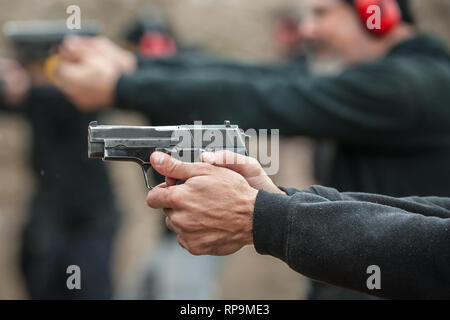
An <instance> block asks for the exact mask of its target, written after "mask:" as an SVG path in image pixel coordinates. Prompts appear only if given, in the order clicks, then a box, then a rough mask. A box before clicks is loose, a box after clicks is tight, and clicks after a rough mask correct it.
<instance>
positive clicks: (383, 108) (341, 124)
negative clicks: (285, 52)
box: [116, 36, 450, 197]
mask: <svg viewBox="0 0 450 320" xmlns="http://www.w3.org/2000/svg"><path fill="white" fill-rule="evenodd" d="M449 62H450V58H449V55H448V53H447V51H446V49H445V48H444V46H443V45H442V44H441V43H440V42H439V41H437V40H434V39H433V38H430V37H427V36H418V37H416V38H413V39H411V40H408V41H405V42H403V43H400V44H398V45H397V46H396V47H394V48H393V49H392V50H391V51H390V52H389V54H388V55H387V56H386V57H384V58H381V59H379V60H376V61H373V62H371V63H367V64H364V65H360V66H357V67H354V68H350V69H348V70H346V71H345V72H344V73H342V74H341V75H339V76H337V77H314V76H311V75H307V74H306V73H302V72H297V71H296V70H294V71H292V72H286V69H283V71H280V70H279V71H275V70H274V69H271V70H269V71H268V70H265V72H262V70H261V69H260V68H257V69H252V68H249V67H243V68H242V69H241V68H229V67H227V68H220V67H212V68H211V67H208V66H207V67H198V64H197V66H196V67H188V66H179V67H174V64H172V67H169V68H168V67H160V68H158V67H154V68H143V69H141V70H140V71H138V72H137V73H135V74H133V75H129V76H123V77H122V78H121V79H120V80H119V82H118V84H117V90H116V94H117V101H118V103H119V105H120V106H122V107H124V108H131V109H134V110H140V111H142V112H143V113H145V114H146V115H148V116H149V117H150V118H151V119H152V122H153V123H157V124H181V123H187V122H189V121H191V120H192V119H194V120H202V121H203V122H204V123H207V124H211V123H216V124H217V123H222V122H223V120H224V119H228V120H231V121H232V122H233V123H236V124H239V125H240V126H241V127H243V128H256V129H257V128H268V129H271V128H275V129H280V133H281V134H282V135H308V136H312V137H316V138H331V139H332V140H333V141H334V142H335V143H336V144H337V151H336V155H335V158H334V159H333V161H332V163H331V170H330V175H329V176H328V177H327V180H326V181H325V182H326V184H327V185H328V186H332V187H335V188H338V189H340V190H342V191H358V192H369V193H379V194H380V193H381V194H386V195H391V196H396V197H399V196H408V195H420V196H429V195H435V196H446V195H449V191H450V166H448V163H449V162H450V108H449V106H450V91H449V90H448V88H450V63H449ZM175 65H176V64H175ZM255 70H256V71H255ZM412 173H414V174H412Z"/></svg>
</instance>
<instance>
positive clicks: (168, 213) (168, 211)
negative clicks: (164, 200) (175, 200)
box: [163, 208, 175, 219]
mask: <svg viewBox="0 0 450 320" xmlns="http://www.w3.org/2000/svg"><path fill="white" fill-rule="evenodd" d="M163 212H164V215H165V216H166V217H167V218H169V219H170V218H172V216H173V214H174V213H175V210H174V209H169V208H166V209H163Z"/></svg>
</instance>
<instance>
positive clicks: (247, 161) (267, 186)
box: [167, 150, 285, 194]
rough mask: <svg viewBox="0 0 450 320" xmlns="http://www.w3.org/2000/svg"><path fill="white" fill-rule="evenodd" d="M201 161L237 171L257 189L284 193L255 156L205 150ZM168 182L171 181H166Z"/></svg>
mask: <svg viewBox="0 0 450 320" xmlns="http://www.w3.org/2000/svg"><path fill="white" fill-rule="evenodd" d="M202 161H203V162H205V163H209V164H212V165H214V166H219V167H223V168H228V169H230V170H233V171H235V172H237V173H239V174H240V175H241V176H243V177H244V178H245V180H247V182H248V184H249V185H250V186H251V187H253V188H255V189H257V190H264V191H267V192H270V193H280V194H285V193H284V192H283V191H281V190H280V189H279V188H278V187H277V186H276V185H275V184H274V183H273V182H272V180H271V179H270V178H269V176H268V175H267V173H266V172H265V171H264V169H263V168H262V167H261V164H260V163H259V162H258V160H256V159H255V158H250V157H246V156H243V155H240V154H237V153H234V152H231V151H228V150H225V151H218V152H213V153H209V152H205V153H203V154H202ZM167 182H168V183H169V184H170V182H171V181H167Z"/></svg>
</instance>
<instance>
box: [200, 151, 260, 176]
mask: <svg viewBox="0 0 450 320" xmlns="http://www.w3.org/2000/svg"><path fill="white" fill-rule="evenodd" d="M201 160H202V162H205V163H209V164H211V165H214V166H217V167H223V168H228V169H230V170H233V171H235V172H237V173H239V174H241V175H243V176H256V175H260V174H261V170H262V167H261V165H260V164H259V162H258V161H257V160H256V159H254V158H250V157H247V156H244V155H241V154H238V153H234V152H231V151H228V150H222V151H217V152H205V153H203V154H202V155H201Z"/></svg>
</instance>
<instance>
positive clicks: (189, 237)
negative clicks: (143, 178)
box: [147, 152, 258, 256]
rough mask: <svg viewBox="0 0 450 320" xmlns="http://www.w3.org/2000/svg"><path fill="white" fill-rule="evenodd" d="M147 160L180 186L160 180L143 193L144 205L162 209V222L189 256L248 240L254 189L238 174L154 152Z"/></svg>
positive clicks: (220, 251) (230, 249)
mask: <svg viewBox="0 0 450 320" xmlns="http://www.w3.org/2000/svg"><path fill="white" fill-rule="evenodd" d="M150 161H151V163H152V166H153V168H154V169H155V170H156V171H158V172H159V173H160V174H162V175H164V176H167V177H169V178H170V179H172V180H174V179H177V180H186V182H185V183H184V184H182V185H171V186H169V185H167V184H163V185H161V186H158V187H156V188H155V189H153V190H151V191H150V192H149V193H148V197H147V204H148V205H149V206H150V207H152V208H158V209H159V208H162V209H164V213H165V214H166V216H167V218H166V225H167V227H168V228H169V229H170V230H172V231H174V232H176V233H177V234H178V242H179V243H180V245H181V246H182V247H184V248H185V249H187V250H188V251H189V252H190V253H192V254H194V255H215V256H224V255H229V254H232V253H235V252H236V251H238V250H240V249H241V248H242V247H243V246H245V245H250V244H253V234H252V229H253V210H254V205H255V201H256V196H257V194H258V191H257V190H256V189H254V188H252V187H251V186H250V185H249V184H248V183H247V181H246V180H245V179H244V178H243V177H242V176H241V175H240V174H238V173H236V172H234V171H231V170H228V169H225V168H219V167H216V166H213V165H210V164H207V163H183V162H181V161H178V160H175V159H173V158H172V157H170V156H169V155H166V154H164V153H160V152H155V153H153V154H152V156H151V158H150Z"/></svg>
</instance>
